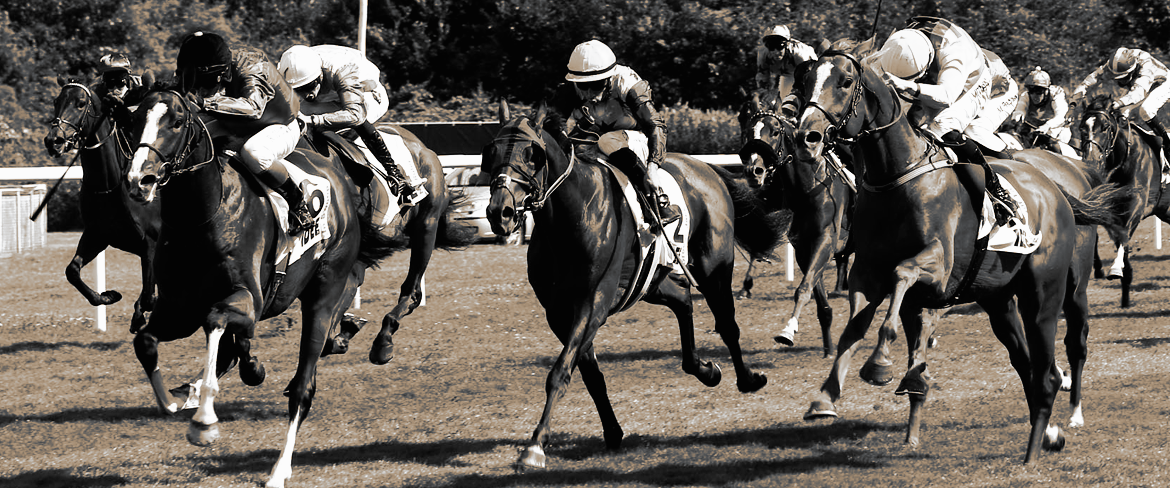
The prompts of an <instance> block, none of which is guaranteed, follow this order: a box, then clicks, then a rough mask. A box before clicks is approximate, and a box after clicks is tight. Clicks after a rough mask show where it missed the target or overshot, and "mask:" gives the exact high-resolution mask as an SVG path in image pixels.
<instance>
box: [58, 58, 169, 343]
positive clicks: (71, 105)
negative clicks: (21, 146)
mask: <svg viewBox="0 0 1170 488" xmlns="http://www.w3.org/2000/svg"><path fill="white" fill-rule="evenodd" d="M57 84H58V85H60V86H61V93H60V94H58V95H57V99H56V100H55V101H54V102H53V120H52V122H50V123H49V131H48V133H46V134H45V148H46V149H47V150H48V151H49V155H50V156H52V157H58V156H60V155H62V154H65V153H67V152H69V151H71V150H73V149H77V151H78V159H80V160H81V168H82V179H81V201H80V208H81V221H82V223H83V225H84V227H85V228H84V230H82V232H81V238H80V239H79V240H78V241H77V250H76V251H74V253H73V259H71V260H69V265H68V266H66V267H65V278H66V279H67V280H69V283H70V284H72V285H73V287H74V288H77V291H79V292H81V294H82V296H84V297H85V299H86V300H87V301H89V304H90V305H93V306H98V305H112V304H114V303H118V301H119V300H121V299H122V294H121V293H119V292H118V291H117V290H105V291H102V292H100V293H99V292H98V291H96V290H94V289H93V288H90V287H89V285H88V284H86V283H85V280H83V279H82V278H81V268H84V267H85V266H86V265H87V264H89V263H90V261H93V259H94V258H95V257H97V255H98V253H101V252H102V251H104V250H105V249H106V248H107V247H111V246H112V247H114V248H115V249H121V250H123V251H126V252H128V253H131V254H134V255H136V256H138V257H139V258H140V260H141V263H142V292H141V293H140V294H139V295H138V299H137V300H135V301H134V316H133V317H132V318H131V319H130V332H131V333H134V332H137V331H138V329H140V328H141V327H142V326H143V324H145V323H146V312H148V311H150V310H151V309H152V308H153V307H154V267H153V266H152V265H151V262H152V260H153V256H154V248H155V243H156V242H157V240H158V233H159V226H160V225H161V223H162V219H161V217H160V216H159V203H158V202H157V201H156V202H152V203H146V204H143V203H139V202H136V201H133V200H131V199H130V197H129V195H128V194H127V189H126V179H125V176H126V170H127V169H128V164H129V162H130V153H131V152H132V150H133V148H131V147H130V143H129V141H127V140H126V137H125V135H124V134H123V132H122V130H120V129H119V128H118V126H117V124H116V123H115V122H114V120H113V118H111V117H110V116H109V114H107V113H106V107H104V106H103V103H102V100H101V97H98V96H97V95H96V94H95V93H94V91H93V88H91V87H89V86H86V85H84V84H82V83H79V82H77V81H73V80H66V79H64V78H61V77H58V78H57Z"/></svg>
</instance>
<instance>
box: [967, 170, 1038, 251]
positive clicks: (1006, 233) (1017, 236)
mask: <svg viewBox="0 0 1170 488" xmlns="http://www.w3.org/2000/svg"><path fill="white" fill-rule="evenodd" d="M995 177H996V178H999V184H1000V185H1001V186H1003V188H1004V189H1005V190H1007V192H1008V194H1010V195H1011V196H1012V200H1014V201H1015V202H1016V208H1017V209H1018V210H1017V215H1016V216H1014V217H1012V218H1011V219H1009V220H1008V224H1007V225H1004V226H997V225H995V208H994V207H993V206H992V203H991V197H990V196H989V195H988V194H987V193H986V192H984V193H983V219H982V220H981V221H980V223H979V234H978V237H979V238H982V237H983V236H987V235H989V234H990V237H988V238H987V250H988V251H998V252H1010V253H1014V254H1031V253H1032V252H1033V251H1035V250H1036V249H1038V248H1039V247H1040V243H1041V242H1042V240H1043V235H1042V234H1043V233H1038V232H1035V230H1034V229H1033V227H1034V226H1033V225H1032V224H1031V223H1030V222H1028V220H1029V219H1028V207H1027V205H1026V204H1025V203H1024V199H1023V198H1020V193H1019V192H1018V191H1016V188H1015V187H1014V186H1012V184H1011V183H1009V182H1008V180H1007V179H1006V178H1004V177H1003V176H1001V175H998V174H997V175H995Z"/></svg>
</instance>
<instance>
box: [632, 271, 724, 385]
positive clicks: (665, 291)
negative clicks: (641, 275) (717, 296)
mask: <svg viewBox="0 0 1170 488" xmlns="http://www.w3.org/2000/svg"><path fill="white" fill-rule="evenodd" d="M700 276H702V275H700ZM645 300H646V302H647V303H653V304H656V305H665V306H667V307H668V308H670V311H671V312H672V313H673V314H674V317H675V320H676V321H678V338H679V347H680V350H681V351H682V370H683V372H685V373H687V374H689V375H693V376H694V377H695V378H698V379H699V381H700V382H701V383H703V384H704V385H706V386H711V387H713V386H716V385H718V384H719V382H720V381H722V380H723V372H722V371H721V370H720V369H719V365H717V364H715V363H712V362H711V361H701V360H699V358H698V356H696V355H695V322H694V317H693V315H692V314H693V313H694V307H693V306H692V305H691V291H690V288H689V287H684V286H679V285H678V284H677V283H675V282H673V281H670V280H669V279H666V280H663V281H662V282H661V283H659V285H658V287H657V288H656V289H655V290H654V293H652V294H650V295H648V296H646V298H645ZM712 312H714V308H712ZM715 322H716V324H718V323H719V319H718V314H716V319H715ZM716 327H718V325H716Z"/></svg>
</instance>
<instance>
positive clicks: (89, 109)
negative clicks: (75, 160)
mask: <svg viewBox="0 0 1170 488" xmlns="http://www.w3.org/2000/svg"><path fill="white" fill-rule="evenodd" d="M69 87H77V88H80V89H81V91H83V92H85V96H86V98H87V99H88V100H87V102H86V104H85V109H84V110H83V111H82V112H81V117H79V119H78V121H77V123H76V124H75V123H73V122H70V121H68V120H65V119H64V118H61V117H57V118H55V119H53V120H51V121H49V126H50V127H55V128H57V130H59V131H61V133H63V134H68V135H66V136H65V144H66V147H69V146H75V147H78V148H81V149H97V148H99V147H101V146H102V145H103V144H105V143H106V141H108V140H110V138H114V139H115V141H117V142H118V144H117V148H118V150H119V151H121V152H122V156H123V157H124V158H125V159H127V160H129V159H130V155H129V152H130V143H129V142H128V141H123V140H122V138H120V137H118V125H117V123H116V122H115V121H114V120H113V119H110V133H109V134H106V136H105V137H102V138H100V139H99V138H97V135H96V134H95V135H94V138H95V139H96V140H97V142H95V143H94V144H93V145H91V146H84V145H82V143H81V142H82V141H81V140H82V139H83V138H84V137H85V130H84V127H85V126H86V125H87V124H88V123H89V122H88V121H89V119H94V120H95V121H100V120H101V118H102V117H108V116H106V115H103V114H99V113H97V110H96V109H95V107H96V106H97V103H96V102H95V101H94V100H95V99H96V98H97V95H94V93H93V90H90V89H89V87H88V86H85V85H83V84H81V83H66V84H64V85H62V86H61V91H62V93H64V91H65V89H66V88H69ZM69 131H72V133H70V132H69Z"/></svg>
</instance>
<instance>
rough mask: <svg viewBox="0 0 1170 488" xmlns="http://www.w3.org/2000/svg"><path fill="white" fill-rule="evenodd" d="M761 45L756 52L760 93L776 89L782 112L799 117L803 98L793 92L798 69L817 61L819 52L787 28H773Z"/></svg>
mask: <svg viewBox="0 0 1170 488" xmlns="http://www.w3.org/2000/svg"><path fill="white" fill-rule="evenodd" d="M760 43H761V45H760V46H759V47H758V48H757V49H756V90H775V93H773V94H774V95H776V100H779V101H780V103H781V106H780V111H781V113H783V114H784V115H785V116H787V117H796V113H797V110H798V103H799V97H798V96H797V95H795V94H793V93H792V85H793V81H794V79H795V76H796V67H797V66H800V65H801V64H802V63H805V62H808V61H816V60H817V53H816V52H815V50H813V48H812V47H810V46H809V45H807V44H805V43H803V42H800V41H797V40H795V39H793V38H792V36H791V35H790V32H789V30H788V26H786V25H777V26H775V27H772V29H771V30H769V31H768V33H767V34H765V35H764V37H763V38H762V39H761V40H760ZM770 109H775V107H774V106H773V107H771V108H770Z"/></svg>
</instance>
